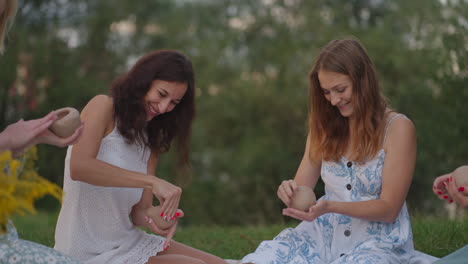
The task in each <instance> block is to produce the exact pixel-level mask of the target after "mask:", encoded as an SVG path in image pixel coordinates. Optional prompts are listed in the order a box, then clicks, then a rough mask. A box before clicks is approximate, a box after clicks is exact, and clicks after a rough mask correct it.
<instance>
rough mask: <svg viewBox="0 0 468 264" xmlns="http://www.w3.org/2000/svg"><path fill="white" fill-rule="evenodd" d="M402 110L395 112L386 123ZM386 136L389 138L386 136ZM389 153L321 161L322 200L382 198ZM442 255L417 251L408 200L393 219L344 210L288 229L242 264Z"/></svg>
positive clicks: (426, 259) (379, 261)
mask: <svg viewBox="0 0 468 264" xmlns="http://www.w3.org/2000/svg"><path fill="white" fill-rule="evenodd" d="M398 116H403V115H401V114H399V115H395V116H394V117H393V118H392V119H391V120H390V121H389V122H388V125H387V129H386V130H388V127H389V126H390V124H391V122H392V121H393V120H394V119H395V118H396V117H398ZM385 137H386V136H385ZM384 159H385V151H384V150H383V149H381V150H380V151H379V152H378V153H377V155H376V157H375V158H374V159H372V160H370V161H367V162H366V163H363V164H357V163H353V162H351V161H349V160H347V159H346V158H345V157H342V158H341V160H340V161H338V162H334V161H322V168H321V177H322V179H323V181H324V183H325V195H324V196H323V197H321V198H320V199H326V200H331V201H342V202H355V201H368V200H375V199H378V198H379V196H380V192H381V187H382V169H383V164H384ZM436 259H437V258H434V257H432V256H429V255H426V254H424V253H421V252H418V251H415V250H414V247H413V234H412V231H411V224H410V218H409V215H408V210H407V208H406V203H405V204H404V205H403V207H402V209H401V211H400V214H399V216H398V217H397V219H396V220H395V221H394V222H393V223H384V222H377V221H369V220H364V219H360V218H354V217H349V216H346V215H342V214H336V213H328V214H324V215H322V216H320V217H318V218H317V219H315V220H314V221H312V222H307V221H303V222H301V223H300V224H299V225H298V226H297V227H296V228H294V229H292V228H287V229H285V230H283V231H282V232H281V233H280V234H279V235H278V236H276V237H275V238H274V239H273V240H267V241H263V242H261V243H260V245H259V246H258V248H257V249H256V251H255V252H254V253H251V254H249V255H247V256H245V257H244V258H243V259H242V261H241V263H250V262H251V263H256V264H267V263H268V264H288V263H291V264H293V263H294V264H303V263H304V264H305V263H309V264H328V263H333V264H339V263H341V264H350V263H353V264H354V263H359V264H393V263H412V264H413V263H414V264H416V263H421V264H422V263H432V262H433V261H435V260H436Z"/></svg>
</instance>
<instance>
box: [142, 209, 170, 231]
mask: <svg viewBox="0 0 468 264" xmlns="http://www.w3.org/2000/svg"><path fill="white" fill-rule="evenodd" d="M146 215H147V216H149V217H151V219H153V221H154V223H155V224H156V226H157V227H159V228H160V229H163V230H164V229H168V228H170V227H171V226H172V225H173V224H175V220H169V221H166V220H164V219H163V218H162V216H161V207H160V206H159V205H158V206H152V207H150V208H148V210H146Z"/></svg>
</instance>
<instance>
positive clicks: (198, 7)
mask: <svg viewBox="0 0 468 264" xmlns="http://www.w3.org/2000/svg"><path fill="white" fill-rule="evenodd" d="M138 3H139V4H135V3H134V2H132V1H128V0H114V1H109V0H104V1H83V0H77V1H73V2H70V1H67V2H64V1H59V0H35V1H26V2H22V3H21V7H20V12H19V14H18V17H17V19H16V21H15V24H14V27H13V30H12V31H11V34H10V38H9V41H8V43H7V51H6V53H5V55H3V56H2V57H0V59H1V61H2V64H1V65H2V66H1V68H0V96H1V97H0V98H1V99H0V127H5V126H6V124H8V123H10V122H13V121H15V120H17V119H19V118H20V117H24V118H33V117H34V118H35V117H39V116H41V115H44V114H46V113H47V112H49V111H50V110H52V109H57V108H60V107H64V106H73V107H76V108H78V109H82V108H83V107H84V105H85V104H86V102H87V101H88V100H89V99H90V98H91V97H93V96H94V95H96V94H98V93H106V92H107V91H108V88H109V87H110V84H111V82H112V80H114V79H115V78H116V77H117V76H118V75H119V74H122V73H123V72H125V70H126V69H128V66H129V65H131V64H132V63H133V62H134V61H135V59H136V58H138V57H139V56H141V55H142V54H144V53H146V52H149V51H151V50H154V49H160V48H173V49H180V50H182V51H184V52H185V53H186V54H188V55H189V57H190V58H192V60H193V63H194V66H195V71H196V79H197V119H196V121H195V124H194V131H193V152H192V161H193V168H194V170H193V183H192V185H190V186H188V187H185V188H184V197H183V200H182V204H181V207H182V208H183V209H184V210H185V212H186V213H187V214H188V215H190V216H191V217H190V218H188V219H190V220H187V221H188V222H189V224H202V223H203V224H207V225H208V224H223V225H224V224H230V225H237V224H246V223H248V224H268V223H284V221H285V219H284V218H283V217H282V216H281V214H280V210H281V208H282V204H281V202H280V201H279V200H278V199H277V198H276V188H277V186H278V185H279V184H280V182H281V181H282V180H286V179H290V178H292V177H294V174H295V171H296V169H297V166H298V165H299V162H300V159H301V158H302V155H303V150H304V145H305V137H306V133H307V124H306V119H307V86H308V80H307V74H308V72H309V70H310V69H311V67H312V65H313V62H314V58H315V56H316V55H317V54H318V52H319V49H320V47H322V46H323V45H324V44H326V43H327V42H328V41H330V40H331V39H333V38H339V37H343V36H347V35H354V36H356V37H358V38H359V39H360V40H361V41H362V42H363V43H364V45H365V46H366V48H367V50H368V52H369V54H370V55H371V57H372V59H373V61H374V62H375V64H376V67H377V69H378V72H379V77H380V80H381V82H382V84H383V89H384V93H385V94H386V96H387V97H388V98H389V101H390V103H391V106H392V107H393V108H394V109H396V110H397V111H399V112H403V113H405V114H406V115H407V116H409V117H410V118H411V119H412V120H413V122H414V123H415V125H416V128H417V136H418V159H417V167H416V171H415V174H414V181H413V185H412V188H411V190H410V193H409V197H408V202H409V204H410V206H411V207H414V208H418V209H421V210H424V211H435V210H436V209H437V208H440V207H441V204H442V203H441V202H439V201H437V202H434V201H436V198H435V196H434V195H433V194H432V192H431V185H432V181H433V179H434V178H435V177H436V176H437V175H439V174H442V173H446V172H449V171H451V170H453V169H454V168H456V167H457V166H460V165H462V164H466V162H467V161H468V140H467V137H466V135H467V134H468V131H467V130H468V123H467V122H466V121H465V119H466V117H467V116H468V112H467V111H468V110H467V108H466V106H465V105H464V103H465V102H466V101H468V89H467V84H468V82H467V76H468V75H467V71H468V69H467V62H468V57H467V48H466V43H467V42H468V41H467V38H468V32H467V27H466V17H467V16H468V14H467V12H468V4H467V2H466V1H451V0H448V1H443V2H441V1H437V0H414V1H403V0H395V1H372V0H353V1H345V0H318V1H305V0H292V1H282V0H272V1H249V0H237V1H232V0H216V1H214V0H207V1H170V0H164V1H139V2H138ZM39 153H40V157H41V158H40V164H39V173H40V174H41V175H44V176H46V177H47V178H48V179H50V180H52V181H54V182H57V183H59V184H60V183H62V180H63V179H62V178H63V159H64V155H65V150H64V149H61V150H58V149H57V148H53V147H48V146H40V147H39ZM174 157H175V155H173V153H171V154H170V155H165V156H164V157H163V158H162V161H161V162H160V163H159V168H158V170H157V174H158V176H161V177H163V178H165V179H169V180H171V181H175V179H176V177H175V175H176V169H175V165H174V164H175V161H174ZM322 193H323V186H322V185H319V190H318V194H319V196H320V194H322Z"/></svg>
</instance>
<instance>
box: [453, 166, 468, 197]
mask: <svg viewBox="0 0 468 264" xmlns="http://www.w3.org/2000/svg"><path fill="white" fill-rule="evenodd" d="M452 177H453V178H454V179H455V183H456V184H457V187H465V190H464V191H463V194H464V195H468V188H467V187H468V166H461V167H458V168H457V169H456V170H455V171H454V172H453V174H452Z"/></svg>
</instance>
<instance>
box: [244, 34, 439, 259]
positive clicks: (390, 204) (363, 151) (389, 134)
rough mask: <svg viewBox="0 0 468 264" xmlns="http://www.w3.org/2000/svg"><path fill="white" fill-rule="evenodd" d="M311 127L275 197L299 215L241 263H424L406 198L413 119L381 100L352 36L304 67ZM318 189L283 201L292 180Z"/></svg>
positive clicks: (370, 65) (370, 67)
mask: <svg viewBox="0 0 468 264" xmlns="http://www.w3.org/2000/svg"><path fill="white" fill-rule="evenodd" d="M309 80H310V92H309V105H310V108H309V133H308V137H307V142H306V146H305V153H304V156H303V158H302V161H301V163H300V166H299V168H298V170H297V173H296V176H295V177H294V179H293V180H285V181H283V182H282V183H281V185H280V186H279V188H278V197H279V198H280V199H281V200H282V201H283V202H284V203H285V204H286V205H287V206H288V208H286V209H284V210H283V215H287V216H290V217H293V218H296V219H299V220H303V222H302V223H301V224H299V225H298V226H297V227H296V228H295V229H291V228H288V229H286V230H283V231H282V232H281V233H280V234H279V235H278V236H277V237H275V239H274V240H271V241H263V242H262V243H261V244H260V245H259V247H258V248H257V250H256V251H255V252H254V253H252V254H249V255H247V256H245V257H244V258H243V260H242V263H257V264H260V263H314V264H317V263H319V264H321V263H334V264H335V263H379V264H382V263H416V262H417V263H431V262H432V260H434V258H432V257H430V256H428V255H425V254H423V253H420V252H416V251H415V250H414V248H413V236H412V232H411V224H410V218H409V215H408V211H407V208H406V205H405V199H406V195H407V193H408V189H409V187H410V184H411V180H412V176H413V171H414V166H415V160H416V136H415V128H414V125H413V123H412V122H411V121H410V120H409V119H408V118H407V117H406V116H404V115H402V114H398V113H396V112H394V111H393V110H391V109H390V108H388V106H387V103H386V102H385V99H384V97H383V96H382V94H381V92H380V88H379V83H378V81H377V76H376V71H375V69H374V65H373V63H372V62H371V60H370V58H369V57H368V55H367V53H366V51H365V50H364V48H363V47H362V46H361V44H360V43H359V42H358V41H357V40H354V39H342V40H334V41H331V42H330V43H328V45H326V46H325V47H324V48H323V49H322V51H321V53H320V54H319V56H318V58H317V61H316V63H315V66H314V67H313V69H312V71H311V73H310V74H309ZM319 177H321V178H322V180H323V181H324V183H325V195H324V196H323V197H322V198H321V199H319V200H318V201H317V203H315V204H314V205H312V206H311V207H310V208H309V209H308V210H307V211H305V212H304V211H299V210H296V209H293V208H290V206H291V203H292V198H293V196H294V193H295V191H296V190H297V189H298V186H301V185H306V186H309V187H311V188H314V187H315V185H316V183H317V181H318V179H319Z"/></svg>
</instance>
